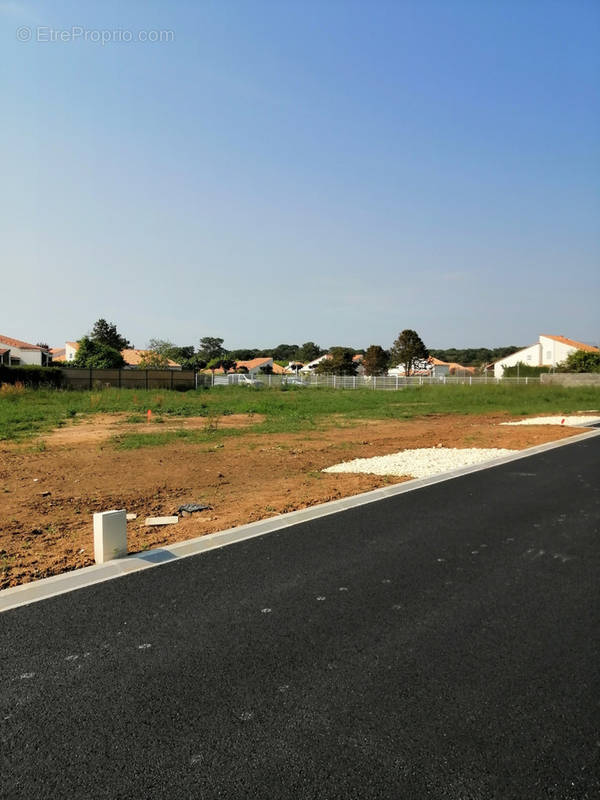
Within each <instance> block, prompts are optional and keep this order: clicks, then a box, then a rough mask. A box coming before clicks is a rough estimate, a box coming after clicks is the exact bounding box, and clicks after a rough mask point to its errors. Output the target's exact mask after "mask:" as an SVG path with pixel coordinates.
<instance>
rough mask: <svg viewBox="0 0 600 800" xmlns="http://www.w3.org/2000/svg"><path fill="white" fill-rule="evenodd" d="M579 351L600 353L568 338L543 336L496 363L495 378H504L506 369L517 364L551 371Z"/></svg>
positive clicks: (592, 347)
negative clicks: (545, 368)
mask: <svg viewBox="0 0 600 800" xmlns="http://www.w3.org/2000/svg"><path fill="white" fill-rule="evenodd" d="M578 350H584V351H585V352H587V353H600V349H598V348H597V347H595V346H594V345H592V344H586V343H585V342H578V341H576V340H575V339H568V338H567V337H566V336H552V335H550V334H541V335H540V337H539V339H538V341H537V342H535V343H534V344H531V345H529V347H524V348H523V349H522V350H517V352H516V353H512V354H511V355H510V356H504V358H501V359H500V360H499V361H496V362H495V364H494V365H493V366H494V377H496V378H502V376H503V375H504V368H505V367H516V365H517V364H525V365H526V366H528V367H547V368H548V369H549V370H550V369H552V368H553V367H556V366H558V364H561V363H562V362H563V361H564V360H565V359H566V358H567V356H570V355H571V353H576V352H577V351H578Z"/></svg>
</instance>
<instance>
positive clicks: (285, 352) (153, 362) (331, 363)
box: [70, 318, 519, 375]
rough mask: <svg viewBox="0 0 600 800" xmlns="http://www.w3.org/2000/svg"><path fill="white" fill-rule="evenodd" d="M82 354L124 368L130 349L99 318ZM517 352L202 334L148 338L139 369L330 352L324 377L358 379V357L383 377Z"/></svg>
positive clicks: (87, 361) (91, 361)
mask: <svg viewBox="0 0 600 800" xmlns="http://www.w3.org/2000/svg"><path fill="white" fill-rule="evenodd" d="M78 345H79V347H78V350H77V354H76V356H75V359H74V361H72V362H70V365H72V366H76V367H93V368H95V369H116V368H119V367H123V366H125V361H124V359H123V356H122V354H121V351H122V350H125V349H128V348H132V347H133V345H132V344H131V343H130V341H129V340H128V339H127V338H126V337H125V336H123V335H122V334H121V333H120V332H119V331H118V329H117V326H116V325H115V324H114V323H112V322H107V321H106V320H105V319H103V318H102V319H99V320H97V321H96V322H95V323H94V325H93V327H92V330H91V331H90V333H88V334H86V335H85V336H82V337H81V339H79V342H78ZM518 349H519V348H518V347H516V346H512V345H511V346H509V347H499V348H495V349H489V348H484V347H482V348H470V349H465V350H457V349H455V348H450V349H447V350H439V349H435V350H433V349H432V350H428V349H427V348H426V347H425V344H424V343H423V341H422V339H421V337H420V336H419V334H418V333H417V332H416V331H414V330H411V329H405V330H403V331H401V333H400V334H398V337H397V338H396V339H395V341H394V342H393V344H392V346H391V347H390V348H388V349H385V348H384V347H382V346H381V345H377V344H372V345H370V346H369V347H367V348H366V349H356V348H353V347H345V346H338V345H336V346H332V347H328V348H323V347H320V346H319V345H318V344H316V343H315V342H312V341H309V342H304V344H301V345H298V344H279V345H277V346H276V347H273V348H269V349H259V348H240V349H237V350H228V349H227V348H226V347H225V346H224V339H222V338H221V337H218V336H203V337H202V338H201V339H200V340H199V343H198V346H194V345H184V346H180V345H176V344H175V343H174V342H171V341H169V340H167V339H150V341H149V343H148V347H147V348H146V349H145V351H144V353H143V356H142V359H141V362H140V367H142V368H146V369H160V368H162V367H166V366H167V365H168V363H169V360H171V361H174V362H176V363H177V364H180V365H181V366H182V367H183V368H184V369H204V368H208V369H217V368H219V367H223V368H224V369H225V370H228V369H231V368H232V367H234V366H235V364H236V362H238V361H249V360H251V359H254V358H261V357H264V358H267V357H268V358H273V361H275V362H276V363H280V364H282V365H287V364H288V363H289V362H294V361H299V362H302V363H303V364H306V363H308V362H310V361H314V360H315V359H317V358H319V357H320V356H323V355H325V354H329V356H330V357H329V358H326V359H323V361H322V362H321V363H320V364H319V365H318V366H317V368H316V372H317V373H320V374H336V375H356V372H357V368H358V364H357V362H356V361H354V356H356V355H359V354H360V355H362V357H363V358H362V366H363V367H364V370H365V374H367V375H383V374H385V373H386V372H387V370H388V369H389V368H390V367H395V366H398V365H402V366H403V367H404V370H405V374H410V373H411V372H412V371H413V370H414V368H415V366H416V365H417V364H418V363H419V362H421V361H424V360H426V359H427V357H428V356H429V355H432V356H435V357H436V358H439V359H440V360H442V361H456V362H458V363H461V364H463V365H465V366H483V365H484V364H486V363H490V362H491V361H496V360H498V359H499V358H503V357H504V356H506V355H510V353H514V352H515V351H516V350H518Z"/></svg>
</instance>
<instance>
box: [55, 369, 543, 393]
mask: <svg viewBox="0 0 600 800" xmlns="http://www.w3.org/2000/svg"><path fill="white" fill-rule="evenodd" d="M62 375H63V385H64V386H66V387H68V388H71V389H105V388H111V387H114V388H123V389H175V390H182V391H184V390H187V389H195V388H198V387H201V386H232V385H246V386H248V385H249V386H257V387H260V386H273V387H277V388H278V387H281V386H285V385H288V386H307V387H311V386H312V387H319V386H324V387H328V388H331V389H375V390H379V391H385V390H387V391H397V390H400V389H407V388H410V387H415V386H444V385H449V386H455V385H469V386H471V385H475V384H477V385H479V384H490V385H495V384H502V385H507V384H508V385H511V386H512V385H515V384H525V385H527V384H539V383H540V382H541V380H542V376H536V377H526V378H525V377H523V378H494V377H488V376H474V375H473V376H472V375H466V376H460V377H454V376H448V375H444V376H438V377H434V376H431V377H429V376H426V375H415V376H411V377H409V378H405V377H402V376H400V375H396V376H392V375H389V376H388V375H381V376H377V377H375V376H373V377H369V376H365V375H356V376H354V375H352V376H351V375H302V374H298V375H263V374H259V375H256V376H249V375H238V374H233V375H218V374H215V375H211V374H210V373H206V372H197V371H194V370H192V369H189V370H171V369H75V368H73V369H63V370H62Z"/></svg>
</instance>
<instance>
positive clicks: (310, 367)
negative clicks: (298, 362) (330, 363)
mask: <svg viewBox="0 0 600 800" xmlns="http://www.w3.org/2000/svg"><path fill="white" fill-rule="evenodd" d="M326 358H331V356H330V355H329V353H325V355H323V356H319V357H318V358H315V359H313V360H312V361H309V362H308V364H305V365H304V366H303V367H302V369H301V370H300V372H304V374H307V373H310V372H314V371H315V369H316V368H317V367H318V366H319V364H320V363H321V361H325V359H326Z"/></svg>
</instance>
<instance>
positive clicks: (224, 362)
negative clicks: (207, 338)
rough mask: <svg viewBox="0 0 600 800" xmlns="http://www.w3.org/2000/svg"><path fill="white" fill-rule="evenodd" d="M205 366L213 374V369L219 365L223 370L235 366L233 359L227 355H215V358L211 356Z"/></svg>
mask: <svg viewBox="0 0 600 800" xmlns="http://www.w3.org/2000/svg"><path fill="white" fill-rule="evenodd" d="M206 366H207V368H208V369H209V370H210V371H211V372H212V373H213V375H214V372H215V370H216V369H219V368H221V367H222V368H223V372H229V370H230V369H233V368H234V367H235V361H234V360H233V358H229V356H227V355H225V356H217V357H216V358H211V360H210V361H209V362H208V364H207V365H206Z"/></svg>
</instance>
